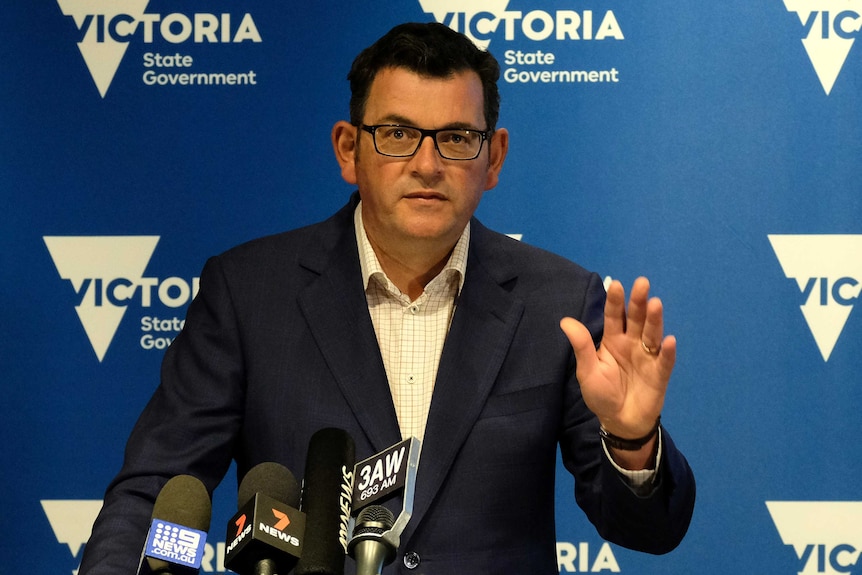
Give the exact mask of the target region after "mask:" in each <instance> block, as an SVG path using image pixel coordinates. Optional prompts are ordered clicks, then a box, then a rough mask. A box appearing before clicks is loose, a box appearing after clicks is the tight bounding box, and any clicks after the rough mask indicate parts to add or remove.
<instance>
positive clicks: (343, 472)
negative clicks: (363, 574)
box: [295, 428, 356, 575]
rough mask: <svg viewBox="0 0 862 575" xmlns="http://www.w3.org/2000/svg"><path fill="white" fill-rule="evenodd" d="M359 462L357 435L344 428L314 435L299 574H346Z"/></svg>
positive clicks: (307, 468) (308, 461)
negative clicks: (351, 514) (354, 468)
mask: <svg viewBox="0 0 862 575" xmlns="http://www.w3.org/2000/svg"><path fill="white" fill-rule="evenodd" d="M355 462H356V448H355V446H354V443H353V438H352V437H350V435H349V434H348V433H347V432H346V431H344V430H343V429H336V428H326V429H321V430H320V431H317V432H316V433H315V434H314V435H312V436H311V441H310V442H309V445H308V456H307V458H306V465H305V480H304V482H303V488H304V491H303V494H302V506H301V509H302V510H303V511H305V513H306V519H307V521H306V530H305V546H304V548H303V550H302V557H301V558H300V559H299V563H297V565H296V571H295V575H344V562H345V559H346V557H347V529H348V523H349V521H350V507H351V500H352V496H353V466H354V464H355Z"/></svg>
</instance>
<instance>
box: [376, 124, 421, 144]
mask: <svg viewBox="0 0 862 575" xmlns="http://www.w3.org/2000/svg"><path fill="white" fill-rule="evenodd" d="M378 134H379V135H380V136H382V137H383V138H385V139H387V140H392V141H394V142H401V141H405V140H410V139H415V137H416V136H415V135H414V133H413V130H410V129H407V128H404V127H402V126H388V127H386V128H383V129H379V130H378Z"/></svg>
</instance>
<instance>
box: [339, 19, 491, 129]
mask: <svg viewBox="0 0 862 575" xmlns="http://www.w3.org/2000/svg"><path fill="white" fill-rule="evenodd" d="M384 68H405V69H407V70H410V71H411V72H415V73H416V74H419V75H421V76H429V77H432V78H446V77H449V76H451V75H452V74H454V73H456V72H463V71H466V70H472V71H474V72H476V74H478V75H479V79H480V80H481V81H482V92H483V94H484V98H485V122H486V123H487V126H486V127H485V128H486V129H487V130H490V131H493V130H494V128H495V127H496V125H497V118H498V116H499V115H500V93H499V92H498V91H497V79H498V78H499V77H500V65H499V64H498V63H497V59H496V58H494V56H493V55H491V53H490V52H487V51H485V50H482V49H480V48H478V47H477V46H476V45H475V44H474V43H473V41H472V40H470V39H469V38H467V37H466V36H464V35H463V34H459V33H458V32H455V31H454V30H452V29H451V28H449V27H448V26H446V25H444V24H438V23H436V22H432V23H421V24H420V23H408V24H400V25H398V26H396V27H394V28H393V29H392V30H390V31H389V32H387V33H386V34H385V35H384V36H383V37H381V38H380V39H379V40H377V42H375V43H374V44H372V45H371V46H369V47H368V48H366V49H365V50H363V51H362V52H360V53H359V55H358V56H357V57H356V59H355V60H354V61H353V66H351V68H350V73H349V74H347V79H348V80H349V81H350V94H351V96H350V121H351V123H353V124H354V125H357V126H358V125H359V124H361V123H362V117H363V115H364V114H365V105H366V103H367V101H368V92H369V91H370V89H371V83H372V82H373V81H374V77H375V76H376V75H377V73H378V72H379V71H380V70H383V69H384Z"/></svg>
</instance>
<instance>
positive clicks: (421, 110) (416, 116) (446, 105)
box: [364, 68, 485, 129]
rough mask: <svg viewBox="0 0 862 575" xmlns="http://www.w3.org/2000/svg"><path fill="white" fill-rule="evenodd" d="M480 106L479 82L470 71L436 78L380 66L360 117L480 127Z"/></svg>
mask: <svg viewBox="0 0 862 575" xmlns="http://www.w3.org/2000/svg"><path fill="white" fill-rule="evenodd" d="M484 108H485V102H484V97H483V92H482V81H481V80H480V79H479V75H478V74H476V72H474V71H472V70H464V71H461V72H455V73H453V74H452V75H450V76H446V77H442V78H439V77H433V76H423V75H419V74H417V73H415V72H412V71H410V70H407V69H405V68H384V69H382V70H381V71H380V72H378V73H377V75H376V76H375V77H374V81H373V82H372V83H371V89H370V90H369V92H368V101H367V103H366V106H365V118H364V120H365V122H366V123H375V124H376V123H385V122H392V121H397V122H401V123H410V124H413V125H416V126H418V127H422V128H439V127H445V126H451V125H464V126H466V127H472V128H478V129H484V128H485V120H484V117H485V114H484Z"/></svg>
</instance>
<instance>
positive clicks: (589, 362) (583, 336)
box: [560, 317, 599, 373]
mask: <svg viewBox="0 0 862 575" xmlns="http://www.w3.org/2000/svg"><path fill="white" fill-rule="evenodd" d="M560 329H562V330H563V333H565V334H566V337H567V338H568V339H569V343H570V344H571V346H572V350H573V351H574V352H575V360H577V362H578V372H579V373H583V371H584V370H591V369H593V368H594V367H595V365H596V364H597V363H598V361H599V359H598V356H597V354H596V347H595V344H594V343H593V336H592V335H591V334H590V330H588V329H587V326H585V325H584V324H582V323H581V322H579V321H578V320H576V319H574V318H571V317H564V318H563V319H562V320H560Z"/></svg>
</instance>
